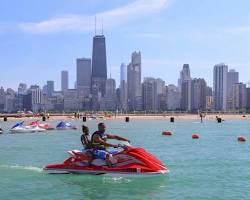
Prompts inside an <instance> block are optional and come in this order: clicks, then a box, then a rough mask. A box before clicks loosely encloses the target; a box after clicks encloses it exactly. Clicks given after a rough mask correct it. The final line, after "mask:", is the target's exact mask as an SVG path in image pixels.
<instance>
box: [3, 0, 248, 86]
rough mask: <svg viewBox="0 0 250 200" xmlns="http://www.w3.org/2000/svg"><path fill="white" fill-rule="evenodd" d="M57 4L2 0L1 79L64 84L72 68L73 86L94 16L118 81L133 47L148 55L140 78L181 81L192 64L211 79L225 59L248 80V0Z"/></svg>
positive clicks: (87, 47) (86, 50)
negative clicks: (182, 73)
mask: <svg viewBox="0 0 250 200" xmlns="http://www.w3.org/2000/svg"><path fill="white" fill-rule="evenodd" d="M58 3H59V2H57V1H53V2H49V1H47V0H45V1H38V2H36V3H34V2H28V1H27V2H22V3H20V2H18V1H15V0H12V1H8V2H3V4H2V5H1V6H3V9H2V12H1V13H0V17H1V21H0V42H1V44H2V48H1V49H0V69H1V75H2V76H1V80H0V85H2V86H4V87H5V88H8V87H10V88H14V89H15V90H17V86H18V83H20V82H24V80H28V81H27V84H28V85H31V84H33V83H36V84H38V85H43V84H45V83H46V81H47V80H55V89H56V90H59V88H60V78H61V77H60V73H58V72H60V71H63V70H67V71H69V80H70V83H69V87H70V88H73V86H74V82H73V80H75V79H76V78H75V77H76V74H75V59H76V58H82V57H87V58H91V53H92V52H91V50H90V49H91V46H92V45H91V40H92V37H93V36H94V16H96V17H97V34H100V33H101V22H102V21H103V25H104V34H105V36H106V38H107V41H106V42H107V44H108V45H107V69H108V72H107V74H110V73H112V77H113V78H115V79H116V82H117V83H118V82H119V70H120V69H119V68H120V64H121V63H128V62H129V61H130V53H131V52H133V51H135V50H136V51H141V53H142V55H143V56H142V66H143V70H142V77H148V76H154V77H160V78H162V79H163V80H164V81H166V83H167V84H171V83H173V84H177V80H176V79H177V77H179V69H180V68H181V66H182V64H183V63H189V65H190V67H191V68H192V73H193V76H194V77H203V78H205V79H206V81H207V84H208V85H210V86H211V85H212V81H213V72H212V68H213V66H214V65H215V64H216V63H221V62H225V63H226V64H227V65H228V67H229V68H233V69H236V71H239V72H241V73H240V77H239V78H240V80H241V81H243V82H248V81H249V79H248V76H247V74H249V73H250V67H249V66H250V63H249V61H248V58H249V52H250V51H249V50H248V46H250V41H249V37H248V35H249V32H250V28H249V27H250V26H249V22H248V18H249V17H250V16H249V12H248V9H247V8H248V7H249V6H250V2H246V1H240V3H239V2H232V1H225V0H222V1H220V2H217V1H216V2H215V1H205V2H197V1H194V0H191V1H188V2H183V1H179V0H156V1H154V2H153V3H152V1H149V0H137V1H136V0H129V1H126V2H124V1H121V0H117V1H115V2H103V1H100V0H94V1H84V2H83V1H78V0H77V1H74V2H73V3H71V4H68V2H66V1H63V0H62V1H60V5H62V6H61V7H58ZM13 4H15V5H16V6H15V8H13V6H10V5H13ZM48 5H50V6H48ZM66 5H67V6H66ZM62 8H64V9H62ZM10 9H12V10H11V13H12V15H9V13H10ZM230 10H234V12H230ZM26 11H27V12H26ZM211 13H212V14H211ZM110 16H112V17H110ZM215 19H216V20H215ZM145 21H147V23H145ZM77 22H79V23H78V24H77ZM60 23H61V24H60ZM70 25H72V26H70ZM3 69H4V70H3ZM152 69H153V70H152ZM155 69H157V70H155ZM36 73H37V74H39V78H38V77H37V76H36V75H35V74H36Z"/></svg>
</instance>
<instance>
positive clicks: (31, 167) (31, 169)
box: [0, 165, 43, 172]
mask: <svg viewBox="0 0 250 200" xmlns="http://www.w3.org/2000/svg"><path fill="white" fill-rule="evenodd" d="M0 168H5V169H20V170H30V171H35V172H42V171H43V169H42V168H40V167H34V166H21V165H0Z"/></svg>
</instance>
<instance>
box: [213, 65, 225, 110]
mask: <svg viewBox="0 0 250 200" xmlns="http://www.w3.org/2000/svg"><path fill="white" fill-rule="evenodd" d="M227 72H228V66H227V65H226V64H224V63H221V64H217V65H215V66H214V75H213V76H214V77H213V79H214V80H213V85H214V109H215V110H226V108H227Z"/></svg>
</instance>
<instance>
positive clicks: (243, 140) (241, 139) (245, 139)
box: [238, 135, 247, 142]
mask: <svg viewBox="0 0 250 200" xmlns="http://www.w3.org/2000/svg"><path fill="white" fill-rule="evenodd" d="M246 141H247V138H246V137H245V136H242V135H241V136H239V137H238V142H246Z"/></svg>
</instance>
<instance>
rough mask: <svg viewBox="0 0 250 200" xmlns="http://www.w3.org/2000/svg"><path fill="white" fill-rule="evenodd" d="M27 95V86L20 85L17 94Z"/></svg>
mask: <svg viewBox="0 0 250 200" xmlns="http://www.w3.org/2000/svg"><path fill="white" fill-rule="evenodd" d="M26 93H27V85H26V84H25V83H20V84H19V86H18V94H23V95H24V94H26Z"/></svg>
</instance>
